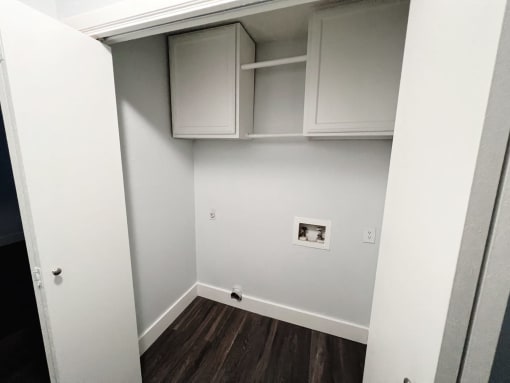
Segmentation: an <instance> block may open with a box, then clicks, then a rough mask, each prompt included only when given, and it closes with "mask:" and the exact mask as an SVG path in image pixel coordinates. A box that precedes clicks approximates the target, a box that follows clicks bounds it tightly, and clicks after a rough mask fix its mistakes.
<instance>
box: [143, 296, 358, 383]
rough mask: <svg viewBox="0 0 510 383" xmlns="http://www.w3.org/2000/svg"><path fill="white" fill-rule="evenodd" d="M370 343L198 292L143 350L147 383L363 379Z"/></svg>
mask: <svg viewBox="0 0 510 383" xmlns="http://www.w3.org/2000/svg"><path fill="white" fill-rule="evenodd" d="M365 351H366V346H365V345H363V344H360V343H356V342H352V341H349V340H345V339H342V338H337V337H334V336H331V335H327V334H324V333H321V332H318V331H312V330H310V329H307V328H304V327H300V326H295V325H292V324H289V323H286V322H282V321H277V320H274V319H271V318H267V317H263V316H260V315H257V314H253V313H249V312H247V311H244V310H240V309H236V308H233V307H230V306H226V305H223V304H220V303H216V302H213V301H210V300H207V299H204V298H200V297H199V298H196V299H195V300H194V301H193V303H192V304H191V305H190V306H189V307H188V308H187V309H186V310H185V311H184V312H183V313H182V315H181V316H179V318H177V320H176V321H175V322H174V323H173V324H172V325H171V326H170V327H169V328H168V329H167V330H166V331H165V332H164V333H163V334H162V335H161V336H160V337H159V338H158V340H157V341H156V342H155V343H154V344H153V345H152V346H151V347H150V348H149V349H148V350H147V351H146V352H145V353H144V354H143V356H142V358H141V362H142V375H143V381H144V382H145V383H149V382H150V383H156V382H186V383H188V382H189V383H191V382H204V383H206V382H207V383H209V382H211V383H212V382H236V383H244V382H264V383H266V382H267V383H270V382H292V383H300V382H310V383H312V382H313V383H319V382H320V383H328V382H341V383H359V382H361V381H362V375H363V366H364V362H365Z"/></svg>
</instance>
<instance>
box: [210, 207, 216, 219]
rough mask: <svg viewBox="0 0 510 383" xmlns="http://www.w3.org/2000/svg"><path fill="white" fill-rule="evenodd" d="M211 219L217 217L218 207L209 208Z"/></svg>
mask: <svg viewBox="0 0 510 383" xmlns="http://www.w3.org/2000/svg"><path fill="white" fill-rule="evenodd" d="M209 219H210V220H211V221H214V220H215V219H216V209H211V210H209Z"/></svg>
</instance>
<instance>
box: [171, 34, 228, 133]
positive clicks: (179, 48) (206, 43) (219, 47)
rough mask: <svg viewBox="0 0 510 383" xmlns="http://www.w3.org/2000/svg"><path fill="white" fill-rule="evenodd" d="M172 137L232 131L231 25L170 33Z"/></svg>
mask: <svg viewBox="0 0 510 383" xmlns="http://www.w3.org/2000/svg"><path fill="white" fill-rule="evenodd" d="M169 45H170V89H171V97H172V101H171V103H172V130H173V135H174V137H186V136H200V135H204V136H207V135H213V136H214V135H227V136H228V135H231V136H234V135H235V134H236V93H235V92H236V28H235V25H227V26H225V27H219V28H212V29H207V30H204V31H199V32H192V33H187V34H183V35H177V36H171V37H170V38H169Z"/></svg>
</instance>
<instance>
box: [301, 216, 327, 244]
mask: <svg viewBox="0 0 510 383" xmlns="http://www.w3.org/2000/svg"><path fill="white" fill-rule="evenodd" d="M330 238H331V221H329V220H324V219H316V218H305V217H294V229H293V231H292V243H294V244H295V245H299V246H307V247H313V248H315V249H322V250H329V243H330Z"/></svg>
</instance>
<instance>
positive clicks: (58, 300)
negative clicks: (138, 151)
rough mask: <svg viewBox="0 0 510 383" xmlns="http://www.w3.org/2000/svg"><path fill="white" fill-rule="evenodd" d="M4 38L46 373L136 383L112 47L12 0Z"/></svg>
mask: <svg viewBox="0 0 510 383" xmlns="http://www.w3.org/2000/svg"><path fill="white" fill-rule="evenodd" d="M0 34H1V38H0V39H1V41H0V102H1V106H2V112H3V114H4V118H5V130H6V133H7V138H8V143H9V152H10V155H11V160H12V164H13V170H14V175H15V181H16V189H17V193H18V200H19V202H20V209H21V216H22V221H23V229H24V232H25V237H26V241H27V249H28V252H29V254H30V260H31V263H32V265H31V266H39V267H40V278H41V282H42V285H41V287H37V286H36V296H37V297H38V307H39V314H40V316H41V323H42V324H43V328H42V329H43V333H44V334H45V347H46V349H47V355H48V362H49V367H50V374H51V376H52V381H53V382H63V383H67V382H83V383H87V382H90V383H97V382H125V383H138V382H141V373H140V363H139V355H138V339H137V329H136V317H135V305H134V294H133V281H132V276H131V262H130V261H131V260H130V256H129V238H128V229H127V218H126V204H125V200H124V185H123V179H122V164H121V156H120V143H119V131H118V125H117V111H116V101H115V90H114V82H113V66H112V57H111V53H110V50H109V48H107V47H106V46H104V45H103V44H101V43H100V42H98V41H95V40H93V39H91V38H89V37H87V36H85V35H84V34H82V33H80V32H78V31H76V30H74V29H71V28H70V27H68V26H66V25H64V24H61V23H59V22H57V21H56V20H53V19H51V18H49V17H46V16H44V15H43V14H41V13H39V12H37V11H34V10H33V9H31V8H29V7H27V6H25V5H22V4H21V3H19V2H17V1H12V0H2V1H0ZM34 263H35V264H34ZM58 268H60V269H61V270H60V271H61V273H60V274H59V275H54V273H53V272H55V274H58V271H57V269H58ZM4 272H8V271H7V270H4ZM13 288H16V287H15V286H13ZM7 311H8V308H6V309H5V310H4V311H3V313H6V312H7Z"/></svg>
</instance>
